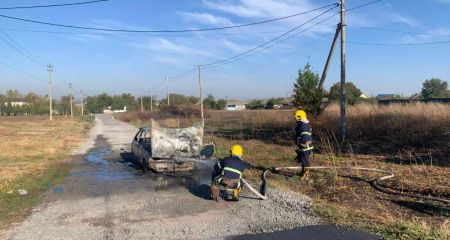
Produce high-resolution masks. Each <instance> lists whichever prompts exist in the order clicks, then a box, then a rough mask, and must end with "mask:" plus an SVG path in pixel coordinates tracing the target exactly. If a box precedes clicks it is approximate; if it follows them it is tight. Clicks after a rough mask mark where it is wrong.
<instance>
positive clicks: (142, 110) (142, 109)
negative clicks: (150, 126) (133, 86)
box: [141, 97, 144, 112]
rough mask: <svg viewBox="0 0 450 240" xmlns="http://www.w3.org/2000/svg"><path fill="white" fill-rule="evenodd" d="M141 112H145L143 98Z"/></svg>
mask: <svg viewBox="0 0 450 240" xmlns="http://www.w3.org/2000/svg"><path fill="white" fill-rule="evenodd" d="M141 112H144V104H143V103H142V97H141Z"/></svg>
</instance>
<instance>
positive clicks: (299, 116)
mask: <svg viewBox="0 0 450 240" xmlns="http://www.w3.org/2000/svg"><path fill="white" fill-rule="evenodd" d="M294 117H295V120H297V121H305V120H308V119H307V118H306V112H305V111H303V110H297V111H295V114H294Z"/></svg>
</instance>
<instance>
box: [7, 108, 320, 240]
mask: <svg viewBox="0 0 450 240" xmlns="http://www.w3.org/2000/svg"><path fill="white" fill-rule="evenodd" d="M136 131H137V129H136V128H135V127H133V126H131V125H128V124H125V123H122V122H119V121H117V120H114V119H113V118H112V117H111V116H108V115H99V116H97V118H96V125H95V127H94V128H93V129H92V131H91V133H90V136H89V139H88V140H87V141H86V142H85V144H84V145H83V146H82V147H80V148H78V149H75V150H74V151H73V160H72V163H71V164H72V170H71V173H70V175H69V177H68V178H67V180H66V181H65V183H64V184H62V185H60V186H57V187H56V188H54V189H51V190H50V191H48V193H47V194H46V197H45V199H46V200H45V202H44V203H43V204H41V205H40V206H38V207H36V208H35V209H33V212H32V214H31V215H30V216H29V217H28V218H27V219H26V220H25V221H24V222H22V223H17V224H15V225H13V226H12V227H11V228H10V229H8V230H5V231H3V232H2V233H0V239H211V238H214V239H222V238H228V237H231V236H236V235H243V234H254V233H264V232H273V231H277V230H284V229H291V228H295V227H300V226H307V225H314V224H316V223H317V220H316V219H315V218H314V217H312V216H310V215H308V213H307V212H308V211H307V209H308V206H309V203H310V199H309V198H308V197H306V196H303V195H299V194H296V193H290V192H281V191H276V190H272V191H270V192H269V196H268V200H267V201H260V200H256V199H252V195H251V193H250V192H249V191H245V189H244V191H243V193H242V198H241V201H239V202H225V201H221V202H214V201H210V200H207V197H208V195H209V186H208V185H209V174H210V168H211V165H212V164H213V163H202V164H199V165H198V166H196V171H195V172H193V173H192V174H189V175H185V176H163V175H156V174H145V175H144V174H142V173H141V171H140V170H139V167H138V166H136V165H134V164H132V163H131V162H130V153H129V146H130V142H131V139H132V138H133V136H134V134H135V133H136Z"/></svg>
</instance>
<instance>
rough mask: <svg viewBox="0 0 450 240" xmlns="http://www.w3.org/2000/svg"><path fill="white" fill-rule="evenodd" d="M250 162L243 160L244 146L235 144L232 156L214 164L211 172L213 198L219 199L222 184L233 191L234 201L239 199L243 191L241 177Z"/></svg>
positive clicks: (231, 150)
mask: <svg viewBox="0 0 450 240" xmlns="http://www.w3.org/2000/svg"><path fill="white" fill-rule="evenodd" d="M248 167H250V164H248V163H246V162H244V160H242V147H241V146H239V145H234V146H232V147H231V149H230V156H228V157H225V158H224V159H222V160H220V161H219V162H217V163H216V164H215V165H214V169H213V172H212V173H211V179H212V182H211V199H213V200H216V201H218V198H219V195H220V186H223V187H225V188H226V189H230V190H232V191H233V194H232V199H231V200H233V201H239V193H240V192H241V177H242V174H243V172H244V170H245V169H247V168H248Z"/></svg>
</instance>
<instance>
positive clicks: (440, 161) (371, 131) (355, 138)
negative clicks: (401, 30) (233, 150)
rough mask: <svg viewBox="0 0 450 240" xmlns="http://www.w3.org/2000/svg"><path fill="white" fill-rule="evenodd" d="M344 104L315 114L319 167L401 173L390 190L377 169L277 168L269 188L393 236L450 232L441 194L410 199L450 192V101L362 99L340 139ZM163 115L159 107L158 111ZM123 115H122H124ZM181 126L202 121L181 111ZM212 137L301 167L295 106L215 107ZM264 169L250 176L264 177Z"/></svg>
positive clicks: (340, 220) (258, 159) (224, 146)
mask: <svg viewBox="0 0 450 240" xmlns="http://www.w3.org/2000/svg"><path fill="white" fill-rule="evenodd" d="M337 110H338V109H337V106H330V107H329V108H327V109H326V110H325V112H324V114H323V115H322V116H320V117H318V118H312V124H313V127H314V133H315V138H316V146H317V151H316V153H315V154H314V156H313V161H312V164H313V165H315V166H320V165H325V166H336V167H341V166H363V167H369V168H378V169H383V170H387V171H391V172H393V173H395V175H396V177H395V178H394V179H393V180H389V181H385V182H382V187H383V189H385V190H389V191H395V192H397V193H400V194H388V193H385V192H383V191H380V190H377V189H375V188H374V187H373V186H372V184H371V181H372V180H373V179H375V178H376V177H379V175H377V174H373V173H367V172H358V171H354V172H349V171H339V170H333V171H327V170H322V171H313V172H312V176H311V178H310V179H309V180H308V181H300V180H299V178H298V176H297V175H296V173H295V172H290V173H289V172H286V173H284V174H270V175H269V182H270V184H269V185H270V187H272V188H273V187H276V188H282V189H289V190H293V191H298V192H301V193H304V194H307V195H309V196H310V197H312V198H314V200H315V206H314V209H313V211H314V212H315V213H316V214H318V215H320V216H322V217H323V218H324V219H327V220H328V221H330V222H333V223H337V224H343V225H349V226H353V227H358V228H363V229H366V230H368V231H371V232H377V233H379V234H382V235H383V236H384V237H386V238H387V239H445V238H449V237H450V220H449V219H450V207H449V205H448V204H445V203H442V202H439V201H429V200H426V199H422V198H411V197H407V196H404V195H402V194H401V193H415V194H422V195H430V196H435V197H441V198H446V199H448V198H450V184H449V183H450V169H449V167H450V159H449V153H450V139H449V135H450V124H449V123H448V119H450V106H448V105H440V104H414V105H391V106H377V105H360V106H355V107H350V108H349V109H348V134H349V135H348V142H347V143H346V144H345V145H340V144H339V143H338V141H337V140H336V139H337V138H338V132H337V122H338V121H337V119H338V115H337V113H338V111H337ZM126 115H127V116H126V117H125V118H126V120H127V121H129V122H133V123H134V124H136V125H148V122H147V120H148V118H150V117H151V114H133V113H127V114H126ZM153 115H154V116H153V117H154V118H158V114H157V113H155V114H153ZM121 118H122V119H123V118H124V116H123V115H122V116H119V119H121ZM163 121H164V122H165V123H166V125H168V126H172V127H176V126H185V125H189V123H192V122H193V121H195V119H192V118H190V117H189V116H187V115H183V114H178V115H173V116H172V117H171V118H167V114H166V113H165V114H164V120H163ZM205 128H206V129H205V133H206V134H205V135H206V139H205V141H214V142H215V143H216V144H217V146H218V156H219V157H223V156H225V155H226V154H228V148H229V146H231V145H232V144H236V143H237V144H241V145H242V146H243V147H244V150H245V153H244V155H245V156H244V158H245V159H246V160H247V161H249V162H251V163H252V164H254V165H256V166H259V167H261V168H271V167H275V166H294V165H297V163H296V162H295V161H294V160H293V159H294V157H295V146H293V145H292V139H293V136H292V134H293V130H294V123H293V119H292V112H291V111H264V110H262V111H240V112H226V111H210V112H207V118H206V119H205ZM260 175H261V171H259V170H250V171H247V172H246V173H245V176H244V177H246V178H248V179H250V180H252V181H253V182H255V183H257V182H259V181H260Z"/></svg>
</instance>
